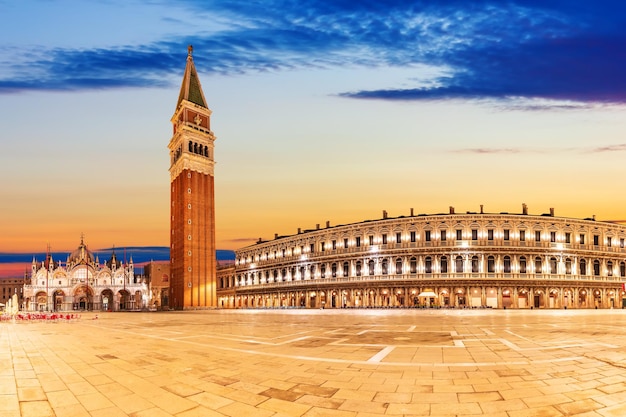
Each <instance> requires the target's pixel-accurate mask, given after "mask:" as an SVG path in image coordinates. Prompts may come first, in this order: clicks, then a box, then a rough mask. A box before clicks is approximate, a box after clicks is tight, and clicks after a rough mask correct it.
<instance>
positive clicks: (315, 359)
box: [86, 324, 585, 368]
mask: <svg viewBox="0 0 626 417" xmlns="http://www.w3.org/2000/svg"><path fill="white" fill-rule="evenodd" d="M86 325H87V326H94V327H106V328H108V329H109V330H111V331H116V332H120V333H129V334H132V335H134V336H143V337H146V338H152V339H158V340H164V341H169V342H180V343H186V344H190V345H194V346H202V347H205V348H212V349H218V350H224V351H228V352H237V353H246V354H249V355H261V356H269V357H277V358H284V359H298V360H303V361H313V362H328V363H340V364H354V365H371V364H372V363H371V362H368V361H367V360H354V359H352V360H350V359H337V358H325V357H314V356H301V355H287V354H281V353H273V352H261V351H256V350H250V349H240V348H231V347H227V346H220V345H212V344H207V343H200V342H193V341H188V340H180V341H179V340H177V339H171V338H166V337H161V336H155V335H150V334H137V333H136V332H130V331H126V330H123V329H118V328H115V327H108V326H97V325H95V324H86ZM437 347H441V346H437ZM583 359H585V357H584V356H571V357H564V358H556V359H540V360H523V361H506V360H503V361H498V362H495V361H492V362H379V363H378V365H386V366H402V367H411V368H419V367H446V368H447V367H450V366H453V367H480V366H500V365H505V366H510V365H525V366H531V365H537V364H544V363H556V362H568V361H581V360H583Z"/></svg>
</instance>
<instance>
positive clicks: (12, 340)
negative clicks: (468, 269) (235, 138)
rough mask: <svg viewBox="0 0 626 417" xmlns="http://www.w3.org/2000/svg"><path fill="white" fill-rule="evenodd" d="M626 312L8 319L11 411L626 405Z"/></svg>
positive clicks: (541, 411)
mask: <svg viewBox="0 0 626 417" xmlns="http://www.w3.org/2000/svg"><path fill="white" fill-rule="evenodd" d="M625 323H626V310H566V311H559V310H517V311H516V310H503V311H500V310H432V311H430V310H416V311H413V310H333V311H329V310H227V311H224V310H215V311H185V312H158V313H98V314H95V313H86V314H83V315H82V318H81V319H80V320H78V321H72V322H49V323H48V322H24V321H20V322H11V321H8V322H7V321H3V322H2V323H1V324H0V364H2V366H1V367H0V417H3V416H10V417H18V416H23V417H29V416H34V417H41V416H56V417H60V416H67V417H73V416H81V417H82V416H87V417H98V416H107V417H109V416H132V417H141V416H150V417H155V416H156V417H158V416H176V417H193V416H209V417H210V416H234V417H241V416H269V417H271V416H273V417H279V416H305V417H312V416H330V417H332V416H341V417H344V416H345V417H368V416H383V415H384V416H413V415H414V416H434V417H437V416H438V417H443V416H495V417H499V416H502V417H522V416H533V417H534V416H578V417H583V416H590V417H591V416H594V417H609V416H621V417H623V416H626V328H625V326H624V324H625Z"/></svg>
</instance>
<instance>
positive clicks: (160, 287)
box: [143, 261, 170, 310]
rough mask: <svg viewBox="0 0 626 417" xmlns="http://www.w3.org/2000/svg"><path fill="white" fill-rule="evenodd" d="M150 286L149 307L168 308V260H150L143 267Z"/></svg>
mask: <svg viewBox="0 0 626 417" xmlns="http://www.w3.org/2000/svg"><path fill="white" fill-rule="evenodd" d="M143 273H144V275H145V277H146V281H147V282H148V286H149V288H150V297H149V298H150V305H149V308H150V309H156V310H167V309H169V292H170V262H169V261H157V262H155V261H150V262H148V263H147V264H145V265H144V267H143Z"/></svg>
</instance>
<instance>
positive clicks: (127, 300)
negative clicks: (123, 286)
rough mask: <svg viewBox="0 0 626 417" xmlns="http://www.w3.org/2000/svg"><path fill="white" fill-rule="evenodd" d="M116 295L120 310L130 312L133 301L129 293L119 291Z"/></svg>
mask: <svg viewBox="0 0 626 417" xmlns="http://www.w3.org/2000/svg"><path fill="white" fill-rule="evenodd" d="M117 295H118V297H119V299H120V310H124V311H125V310H132V309H133V304H134V299H133V298H132V297H131V296H130V293H129V292H128V291H126V290H119V291H118V292H117Z"/></svg>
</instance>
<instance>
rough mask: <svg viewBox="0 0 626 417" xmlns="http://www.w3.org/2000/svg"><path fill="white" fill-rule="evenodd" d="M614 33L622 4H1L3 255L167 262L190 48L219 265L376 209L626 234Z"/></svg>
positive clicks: (622, 63) (181, 0)
mask: <svg viewBox="0 0 626 417" xmlns="http://www.w3.org/2000/svg"><path fill="white" fill-rule="evenodd" d="M625 28H626V3H625V2H622V1H595V2H589V1H574V0H563V1H559V0H541V1H538V0H528V1H523V0H518V1H516V0H512V1H504V2H503V1H488V0H485V1H481V0H477V1H472V2H468V1H455V0H441V1H436V2H432V1H394V0H391V1H385V2H380V1H376V2H374V1H367V0H363V1H359V2H355V1H352V0H350V1H346V0H328V1H325V0H323V1H319V0H318V1H311V0H301V1H298V2H287V1H282V0H267V1H262V2H258V1H249V0H245V1H243V0H235V1H210V0H209V1H194V0H168V1H165V0H151V1H149V2H144V1H134V0H102V1H89V2H84V1H79V0H60V1H56V0H40V1H36V0H25V1H20V2H15V1H10V0H0V38H1V39H2V40H3V41H2V43H1V44H0V114H1V115H2V116H0V120H1V121H2V125H1V126H2V133H1V140H0V184H1V185H0V187H1V188H0V190H1V191H2V192H1V197H0V253H22V254H24V253H25V254H35V253H41V252H45V250H46V248H47V245H50V247H51V249H52V251H54V252H63V251H67V252H71V251H72V250H73V249H75V248H76V247H77V246H78V244H79V243H80V237H81V234H84V239H85V243H86V244H87V245H88V246H89V248H90V249H92V250H98V249H101V248H110V247H113V246H115V247H125V246H132V247H142V246H168V245H169V172H168V169H169V155H168V149H167V144H168V142H169V140H170V138H171V134H172V127H171V122H170V118H171V116H172V115H173V113H174V110H175V108H174V107H175V105H176V100H177V98H178V91H179V89H180V83H181V81H182V76H183V72H184V68H185V60H186V57H187V45H189V44H191V45H193V47H194V50H193V51H194V52H193V57H194V62H195V65H196V69H197V71H198V74H199V77H200V81H201V83H202V87H203V90H204V94H205V97H206V99H207V101H208V103H209V107H210V108H211V110H212V111H213V115H212V118H211V120H212V130H213V131H214V132H215V134H216V136H217V141H216V144H215V160H216V167H215V184H216V185H215V186H216V191H215V197H216V241H217V246H218V248H220V249H231V250H232V249H237V248H240V247H243V246H247V245H250V244H252V243H254V242H255V241H256V240H258V239H259V238H263V239H271V238H273V236H274V234H276V233H278V234H279V235H290V234H295V233H296V232H297V229H298V228H302V229H309V228H315V225H316V224H322V225H325V224H326V222H327V221H329V222H330V224H331V225H337V224H346V223H355V222H360V221H362V220H366V219H376V218H381V217H382V211H383V210H386V211H387V212H388V213H389V216H390V217H395V216H401V215H408V214H409V212H410V210H411V208H413V209H414V210H415V212H416V213H442V212H447V211H448V207H449V206H454V207H455V208H456V212H457V213H459V212H465V211H478V210H479V206H480V205H481V204H482V205H483V206H484V209H485V212H511V213H519V212H521V210H522V209H521V207H522V204H523V203H526V204H527V205H528V207H529V213H530V214H541V213H547V212H548V211H549V209H550V208H551V207H554V208H555V214H556V215H557V216H571V217H576V218H586V217H591V216H593V215H595V216H596V218H597V219H598V220H623V219H626V208H625V207H626V204H625V203H626V193H625V192H624V187H623V183H624V182H623V178H624V176H625V174H626V164H624V163H623V161H624V157H625V156H626V137H625V132H626V117H625V116H626V76H624V74H626V29H625ZM1 273H2V272H1V271H0V275H1Z"/></svg>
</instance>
